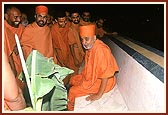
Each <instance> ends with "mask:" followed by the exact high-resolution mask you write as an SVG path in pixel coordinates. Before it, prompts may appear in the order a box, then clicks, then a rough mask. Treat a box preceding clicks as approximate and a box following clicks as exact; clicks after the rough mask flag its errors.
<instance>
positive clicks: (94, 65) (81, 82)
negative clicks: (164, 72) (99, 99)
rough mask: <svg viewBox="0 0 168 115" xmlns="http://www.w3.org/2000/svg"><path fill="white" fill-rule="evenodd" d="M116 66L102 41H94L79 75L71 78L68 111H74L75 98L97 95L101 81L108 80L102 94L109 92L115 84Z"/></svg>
mask: <svg viewBox="0 0 168 115" xmlns="http://www.w3.org/2000/svg"><path fill="white" fill-rule="evenodd" d="M116 71H118V65H117V63H116V60H115V58H114V57H113V55H112V53H111V50H110V49H109V48H108V46H107V45H105V44H104V43H103V42H102V41H100V40H98V39H97V40H96V41H95V43H94V45H93V47H92V48H91V49H89V50H87V51H86V56H85V65H84V68H83V70H82V72H81V74H79V75H76V76H72V77H71V80H70V84H71V85H73V86H72V87H71V88H70V91H69V95H68V99H69V101H68V110H73V109H74V102H75V98H76V97H80V96H85V95H89V94H91V93H97V92H98V90H99V87H100V84H101V79H99V78H108V82H107V86H106V88H105V91H104V92H108V91H110V90H111V89H112V88H113V87H114V86H115V84H116V78H115V76H114V74H115V72H116Z"/></svg>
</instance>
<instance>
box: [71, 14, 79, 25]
mask: <svg viewBox="0 0 168 115" xmlns="http://www.w3.org/2000/svg"><path fill="white" fill-rule="evenodd" d="M71 20H72V22H73V23H74V24H79V22H80V16H79V13H72V14H71Z"/></svg>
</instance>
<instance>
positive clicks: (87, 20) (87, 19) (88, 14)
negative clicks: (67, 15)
mask: <svg viewBox="0 0 168 115" xmlns="http://www.w3.org/2000/svg"><path fill="white" fill-rule="evenodd" d="M82 18H83V21H85V22H89V21H90V13H89V12H84V13H83V15H82Z"/></svg>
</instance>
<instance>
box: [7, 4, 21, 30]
mask: <svg viewBox="0 0 168 115" xmlns="http://www.w3.org/2000/svg"><path fill="white" fill-rule="evenodd" d="M5 20H6V21H7V22H8V24H9V25H11V26H12V27H15V28H18V27H19V24H20V22H21V12H20V10H19V9H18V8H16V7H9V8H7V10H6V12H5Z"/></svg>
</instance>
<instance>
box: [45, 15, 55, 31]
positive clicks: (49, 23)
mask: <svg viewBox="0 0 168 115" xmlns="http://www.w3.org/2000/svg"><path fill="white" fill-rule="evenodd" d="M53 24H54V18H53V16H51V15H50V14H48V16H47V26H48V27H49V28H51V27H52V25H53Z"/></svg>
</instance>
